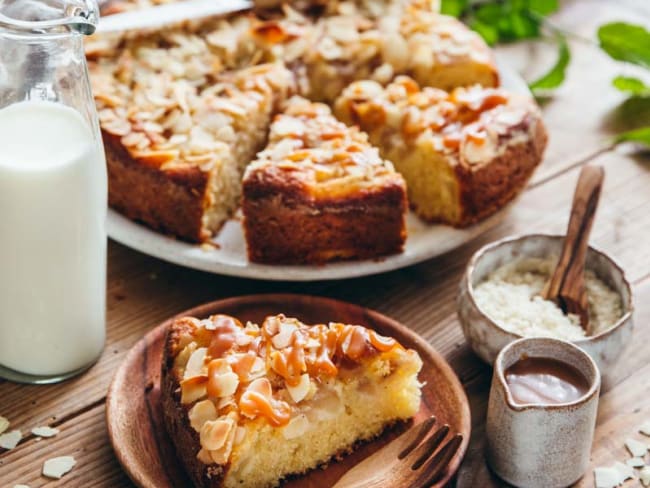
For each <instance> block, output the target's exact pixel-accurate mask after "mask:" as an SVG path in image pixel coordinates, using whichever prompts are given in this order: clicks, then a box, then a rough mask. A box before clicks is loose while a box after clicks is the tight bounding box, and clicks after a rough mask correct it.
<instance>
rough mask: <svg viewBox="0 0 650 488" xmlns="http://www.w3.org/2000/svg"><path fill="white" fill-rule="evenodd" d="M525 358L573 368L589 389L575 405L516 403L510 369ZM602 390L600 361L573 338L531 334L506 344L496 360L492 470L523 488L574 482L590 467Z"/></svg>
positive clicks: (490, 413) (489, 440)
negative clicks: (508, 378) (508, 374)
mask: <svg viewBox="0 0 650 488" xmlns="http://www.w3.org/2000/svg"><path fill="white" fill-rule="evenodd" d="M524 357H532V358H535V357H537V358H549V359H555V360H557V361H561V362H563V363H566V364H568V365H570V366H573V367H574V368H575V369H577V370H578V371H579V372H580V373H581V374H582V375H583V376H584V378H585V379H586V380H587V382H588V385H589V388H588V390H587V392H586V393H585V394H584V395H583V396H582V397H580V398H579V399H577V400H576V401H573V402H570V403H563V404H557V405H538V404H525V405H522V404H517V403H516V402H515V401H514V400H513V397H512V395H511V393H510V391H509V389H508V385H507V383H506V378H505V371H506V369H508V368H509V367H510V366H512V365H513V364H514V363H516V362H517V361H519V360H520V359H522V358H524ZM599 393H600V373H599V371H598V368H597V366H596V364H595V363H594V361H593V359H591V357H590V356H589V355H588V354H586V353H585V352H583V351H582V350H581V349H579V348H578V347H576V346H574V345H573V344H571V343H569V342H565V341H561V340H558V339H551V338H526V339H519V340H517V341H514V342H512V343H510V344H509V345H507V346H506V347H504V348H503V349H502V350H501V352H500V353H499V355H498V356H497V359H496V360H495V363H494V373H493V376H492V387H491V389H490V400H489V405H488V414H487V428H486V429H487V430H486V433H487V459H488V463H489V464H490V466H491V468H492V470H493V471H494V472H495V473H496V474H497V475H498V476H499V477H501V478H502V479H504V480H505V481H507V482H508V483H511V484H513V485H515V486H519V487H526V488H556V487H557V488H559V487H564V486H569V485H571V484H573V483H575V482H576V481H577V480H578V479H580V477H582V475H583V474H584V473H585V471H586V470H587V467H588V465H589V454H590V452H591V443H592V441H593V436H594V428H595V425H596V413H597V409H598V395H599Z"/></svg>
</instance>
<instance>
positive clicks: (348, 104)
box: [336, 76, 537, 161]
mask: <svg viewBox="0 0 650 488" xmlns="http://www.w3.org/2000/svg"><path fill="white" fill-rule="evenodd" d="M536 111H537V109H536V107H535V105H534V104H533V102H532V101H531V100H529V99H526V98H524V97H517V96H516V95H509V94H507V93H506V92H504V91H503V90H501V89H498V88H484V87H481V86H478V85H476V86H472V87H460V88H456V89H455V90H453V91H452V92H451V93H447V92H445V91H443V90H439V89H436V88H431V87H425V88H422V89H420V88H419V87H418V85H417V83H415V82H414V81H413V80H412V79H411V78H408V77H406V76H399V77H397V78H396V80H395V81H394V82H393V83H391V84H390V85H388V86H387V87H386V88H383V87H382V86H381V85H380V84H379V83H376V82H372V81H363V82H355V83H352V84H351V85H350V86H349V87H348V88H347V89H346V90H345V91H344V93H343V95H342V96H341V97H340V98H339V100H338V101H337V102H336V112H337V115H338V116H339V118H340V119H341V120H343V121H346V122H348V123H354V124H357V125H359V126H360V127H361V128H362V129H363V130H366V131H368V132H370V133H371V134H377V131H379V135H378V136H375V135H373V136H372V137H373V138H374V137H380V138H382V140H384V139H386V140H388V141H391V140H392V139H391V137H392V136H393V135H394V134H396V133H397V134H401V135H402V136H403V137H404V138H405V139H406V140H407V141H413V140H418V138H420V137H421V136H424V137H426V138H429V139H431V140H432V141H433V143H434V147H435V149H436V150H444V151H447V152H460V153H461V156H462V157H463V158H464V159H465V160H466V161H469V160H471V159H472V158H471V157H470V156H471V155H468V154H466V151H464V149H463V148H464V147H466V146H468V145H469V146H471V147H470V150H473V151H474V152H476V150H477V149H478V148H479V147H480V149H481V150H482V151H490V150H492V149H493V148H494V147H496V146H497V145H498V143H499V136H500V135H503V134H510V133H512V132H513V131H515V130H527V126H526V125H525V124H524V125H523V126H522V122H523V121H524V119H525V118H526V116H527V114H531V113H532V114H534V113H535V112H536Z"/></svg>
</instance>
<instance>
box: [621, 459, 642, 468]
mask: <svg viewBox="0 0 650 488" xmlns="http://www.w3.org/2000/svg"><path fill="white" fill-rule="evenodd" d="M625 464H627V465H628V466H631V467H633V468H642V467H643V466H645V461H644V460H643V458H642V457H633V458H630V459H628V460H627V461H625Z"/></svg>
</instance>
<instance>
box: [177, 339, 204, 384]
mask: <svg viewBox="0 0 650 488" xmlns="http://www.w3.org/2000/svg"><path fill="white" fill-rule="evenodd" d="M207 352H208V348H207V347H199V348H198V349H197V350H196V351H194V352H193V353H192V354H191V355H190V358H189V359H188V360H187V365H186V366H185V373H183V379H188V378H192V377H194V376H199V375H201V374H205V370H204V369H203V366H204V363H205V355H206V353H207Z"/></svg>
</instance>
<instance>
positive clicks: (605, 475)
mask: <svg viewBox="0 0 650 488" xmlns="http://www.w3.org/2000/svg"><path fill="white" fill-rule="evenodd" d="M633 477H634V471H633V470H632V467H631V466H627V465H625V464H623V463H621V462H619V461H616V462H615V463H614V465H613V466H611V467H600V468H596V469H594V478H595V479H596V488H616V487H617V486H619V485H621V484H622V483H623V482H624V481H625V480H627V479H629V478H633Z"/></svg>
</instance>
